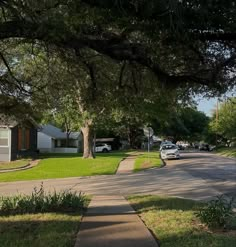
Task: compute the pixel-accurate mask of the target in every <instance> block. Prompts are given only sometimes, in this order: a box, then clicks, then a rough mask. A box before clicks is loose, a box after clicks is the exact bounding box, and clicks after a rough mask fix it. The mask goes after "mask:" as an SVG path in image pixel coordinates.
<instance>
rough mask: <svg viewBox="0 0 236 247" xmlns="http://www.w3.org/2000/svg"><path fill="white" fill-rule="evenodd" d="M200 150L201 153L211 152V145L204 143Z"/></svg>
mask: <svg viewBox="0 0 236 247" xmlns="http://www.w3.org/2000/svg"><path fill="white" fill-rule="evenodd" d="M198 149H199V150H200V151H210V146H209V144H206V143H202V144H200V145H199V147H198Z"/></svg>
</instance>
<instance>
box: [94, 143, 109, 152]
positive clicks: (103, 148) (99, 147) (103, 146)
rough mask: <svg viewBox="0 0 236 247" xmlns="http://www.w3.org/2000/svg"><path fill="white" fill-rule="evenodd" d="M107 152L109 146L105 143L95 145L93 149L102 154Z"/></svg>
mask: <svg viewBox="0 0 236 247" xmlns="http://www.w3.org/2000/svg"><path fill="white" fill-rule="evenodd" d="M109 151H111V146H110V145H107V144H106V143H100V144H96V147H95V152H96V153H98V152H102V153H108V152H109Z"/></svg>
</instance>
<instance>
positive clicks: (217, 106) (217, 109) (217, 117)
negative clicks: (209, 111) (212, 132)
mask: <svg viewBox="0 0 236 247" xmlns="http://www.w3.org/2000/svg"><path fill="white" fill-rule="evenodd" d="M218 121H219V103H218V98H217V101H216V146H217V130H218Z"/></svg>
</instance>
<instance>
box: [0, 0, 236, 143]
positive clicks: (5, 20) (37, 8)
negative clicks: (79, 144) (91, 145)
mask: <svg viewBox="0 0 236 247" xmlns="http://www.w3.org/2000/svg"><path fill="white" fill-rule="evenodd" d="M235 14H236V8H235V1H223V0H217V1H216V0H212V1H203V0H197V1H185V0H168V1H166V0H159V1H158V0H119V1H110V0H50V1H48V0H0V42H1V43H0V59H1V66H5V70H1V71H2V72H1V73H0V82H1V95H3V94H6V92H8V93H9V85H10V89H11V90H10V91H14V90H16V91H17V94H18V93H23V95H27V93H28V92H25V91H27V90H28V89H29V88H32V86H31V85H30V86H28V85H27V84H26V85H27V86H25V85H24V81H22V80H21V79H20V80H19V79H18V77H17V75H15V74H14V73H13V72H12V70H11V63H12V62H9V61H8V59H7V53H8V52H10V51H8V50H5V49H4V47H5V46H4V44H5V43H6V42H9V41H11V42H15V43H16V44H19V45H21V44H22V43H27V44H31V45H33V44H35V43H37V44H41V45H42V46H44V47H45V46H46V47H49V48H50V49H54V50H55V51H56V52H60V53H61V54H64V55H65V59H66V60H69V61H70V63H71V64H72V65H73V64H75V65H76V64H78V61H80V63H81V59H82V61H83V63H84V65H85V66H87V72H88V75H89V77H90V82H89V83H88V84H89V85H92V86H91V87H88V88H89V90H87V92H86V94H88V95H93V92H94V90H95V91H96V88H97V83H96V80H95V78H97V76H96V75H95V73H99V75H101V74H103V75H104V68H101V67H100V68H98V70H97V66H96V69H94V63H93V62H92V63H91V58H90V56H92V57H94V56H99V57H102V61H106V63H104V64H106V66H108V68H107V70H106V71H109V67H110V66H111V68H116V72H118V73H119V76H116V77H117V78H118V79H117V80H113V83H114V87H118V88H119V89H120V88H122V87H124V86H125V87H126V88H127V87H129V88H130V92H131V93H130V95H131V96H132V94H133V93H134V92H135V91H137V90H138V89H139V87H138V86H137V81H138V79H139V81H141V79H140V78H142V81H143V82H145V83H146V82H149V83H148V87H149V86H150V83H152V84H153V88H155V86H156V85H157V84H161V85H162V86H163V87H164V88H165V89H167V90H175V89H177V88H178V89H179V88H181V89H183V90H184V92H186V93H192V92H206V91H207V92H208V93H209V94H211V93H213V94H216V93H222V92H224V91H225V90H227V89H228V88H230V87H233V86H234V85H235V60H236V52H235V48H236V32H235V30H236V23H235ZM83 54H87V55H86V56H84V55H83ZM108 64H109V65H108ZM127 68H132V71H136V72H133V73H130V70H128V69H127ZM139 71H141V74H142V76H144V77H145V79H144V80H143V77H141V76H140V75H139V74H138V73H137V72H139ZM107 75H108V77H109V76H111V73H110V72H109V73H108V74H107V73H105V76H107ZM153 75H154V76H155V80H152V79H150V78H153ZM98 77H99V76H98ZM127 78H132V79H131V80H129V81H131V82H132V83H131V86H130V84H128V85H127V83H126V82H125V81H127ZM27 82H28V81H27ZM91 82H92V84H91ZM22 84H23V85H22ZM6 88H7V90H6ZM141 88H142V90H145V85H144V87H141ZM13 89H14V90H13ZM35 89H37V88H35ZM109 89H110V88H109ZM118 91H119V90H118ZM118 91H117V92H118ZM154 91H155V90H154ZM31 93H32V92H31ZM12 95H14V96H16V93H13V94H12V93H11V96H12ZM117 95H118V93H117ZM117 95H116V93H114V96H117ZM17 96H18V95H17ZM18 98H19V97H18ZM114 98H115V97H114ZM79 105H80V106H81V105H84V104H83V103H81V104H79ZM93 105H95V104H90V105H89V107H88V105H86V108H87V107H88V109H90V110H91V108H92V106H93ZM4 107H7V104H6V106H4ZM84 111H85V112H88V110H87V109H84ZM89 112H90V111H89ZM89 114H90V113H89ZM90 125H91V118H88V119H87V122H86V124H85V126H84V127H86V126H87V127H88V128H87V127H86V128H85V131H86V133H88V138H87V139H89V138H90V139H91V136H90V134H89V133H90V131H89V126H90Z"/></svg>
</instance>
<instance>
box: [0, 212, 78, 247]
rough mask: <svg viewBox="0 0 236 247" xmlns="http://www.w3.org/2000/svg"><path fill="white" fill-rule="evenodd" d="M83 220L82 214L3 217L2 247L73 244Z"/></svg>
mask: <svg viewBox="0 0 236 247" xmlns="http://www.w3.org/2000/svg"><path fill="white" fill-rule="evenodd" d="M80 220H81V215H80V214H79V213H77V214H63V213H45V214H26V215H15V216H0V246H1V247H31V246H33V247H45V246H47V247H55V246H57V247H67V246H68V247H69V246H70V247H72V246H74V244H75V239H76V234H77V232H78V231H79V224H80Z"/></svg>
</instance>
